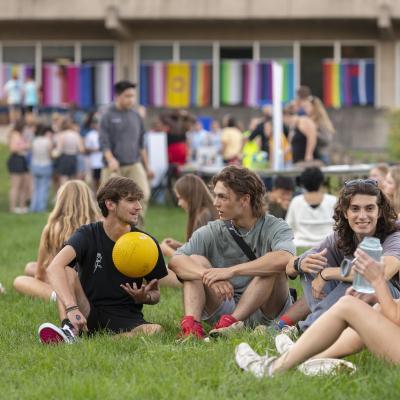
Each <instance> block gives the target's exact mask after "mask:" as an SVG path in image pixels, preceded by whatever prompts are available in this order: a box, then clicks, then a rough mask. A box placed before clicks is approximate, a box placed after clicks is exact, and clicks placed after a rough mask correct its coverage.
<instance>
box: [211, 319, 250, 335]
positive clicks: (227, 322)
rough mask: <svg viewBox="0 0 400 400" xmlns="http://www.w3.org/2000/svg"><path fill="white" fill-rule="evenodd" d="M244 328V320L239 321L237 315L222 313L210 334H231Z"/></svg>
mask: <svg viewBox="0 0 400 400" xmlns="http://www.w3.org/2000/svg"><path fill="white" fill-rule="evenodd" d="M243 328H244V323H243V321H238V320H237V319H236V318H235V317H232V315H230V314H224V315H221V318H220V319H219V321H218V322H217V323H216V324H215V325H214V328H213V329H211V331H210V332H209V335H210V336H211V337H213V338H215V337H218V336H223V335H226V334H229V333H231V332H236V331H240V330H243Z"/></svg>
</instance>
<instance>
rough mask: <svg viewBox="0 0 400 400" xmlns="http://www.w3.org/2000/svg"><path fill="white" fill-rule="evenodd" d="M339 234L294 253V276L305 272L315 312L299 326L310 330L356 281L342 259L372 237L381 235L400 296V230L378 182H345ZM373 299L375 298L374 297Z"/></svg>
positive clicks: (393, 292)
mask: <svg viewBox="0 0 400 400" xmlns="http://www.w3.org/2000/svg"><path fill="white" fill-rule="evenodd" d="M333 219H334V220H335V225H334V233H332V234H331V235H329V236H328V237H327V238H326V239H325V240H323V241H322V242H321V243H320V244H319V245H318V246H316V247H314V248H312V249H311V250H309V251H306V252H305V253H304V254H303V255H301V256H300V257H297V258H293V259H292V260H291V261H290V262H289V263H288V265H287V267H286V273H287V274H288V276H289V277H295V276H297V275H300V279H301V284H302V286H303V291H304V296H305V298H306V300H307V304H308V307H309V308H310V310H311V313H310V314H309V315H308V317H307V318H306V319H305V320H304V321H300V322H299V324H298V326H299V327H300V329H301V330H302V331H305V330H306V329H307V328H308V327H309V326H310V325H312V324H313V323H314V322H315V321H316V320H317V319H318V318H319V317H320V316H321V315H322V314H323V313H324V312H325V311H327V310H328V309H329V308H330V307H332V305H333V304H335V303H336V302H337V301H338V300H339V299H340V298H341V297H342V296H344V294H345V292H346V290H347V289H348V288H349V287H350V285H351V282H352V280H353V273H352V274H350V276H347V277H343V276H342V275H341V273H340V268H339V266H340V264H341V262H342V261H343V259H344V258H351V257H352V256H353V253H354V252H355V250H356V248H357V246H358V244H359V243H360V242H361V241H362V240H363V238H364V237H367V236H375V237H377V238H378V239H379V240H380V242H381V245H382V248H383V257H382V259H383V264H384V266H385V277H386V279H387V280H388V287H389V289H390V293H391V295H392V296H393V297H394V298H399V297H400V284H399V278H398V272H399V267H400V231H399V227H398V226H397V225H396V220H397V215H396V213H395V211H394V209H393V207H392V206H391V204H390V203H389V201H388V199H387V198H386V196H385V195H384V194H383V192H382V191H381V190H380V189H379V187H378V184H377V182H376V181H373V180H370V179H365V180H363V179H355V180H352V181H348V182H346V183H345V185H344V187H343V188H342V189H341V191H340V193H339V199H338V202H337V204H336V207H335V214H334V216H333ZM370 302H372V303H373V302H376V298H375V297H374V296H373V297H372V298H371V299H370Z"/></svg>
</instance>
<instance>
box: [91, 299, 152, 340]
mask: <svg viewBox="0 0 400 400" xmlns="http://www.w3.org/2000/svg"><path fill="white" fill-rule="evenodd" d="M143 324H148V322H146V321H145V320H144V318H143V314H142V313H139V312H137V311H132V310H131V309H130V308H128V307H126V306H122V307H120V306H94V305H93V304H90V313H89V316H88V318H87V327H88V330H89V334H93V333H95V332H98V331H102V330H107V331H111V332H112V333H121V332H129V331H131V330H132V329H134V328H136V327H138V326H140V325H143Z"/></svg>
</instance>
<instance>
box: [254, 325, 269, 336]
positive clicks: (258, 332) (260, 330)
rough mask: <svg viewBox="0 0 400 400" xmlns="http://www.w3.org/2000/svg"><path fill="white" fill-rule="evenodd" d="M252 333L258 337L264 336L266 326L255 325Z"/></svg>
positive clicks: (266, 331)
mask: <svg viewBox="0 0 400 400" xmlns="http://www.w3.org/2000/svg"><path fill="white" fill-rule="evenodd" d="M253 333H255V334H256V335H260V336H266V335H267V333H268V327H267V326H266V325H257V326H256V327H255V328H254V329H253Z"/></svg>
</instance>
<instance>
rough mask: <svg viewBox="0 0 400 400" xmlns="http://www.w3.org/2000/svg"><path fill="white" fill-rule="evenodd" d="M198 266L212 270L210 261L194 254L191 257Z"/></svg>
mask: <svg viewBox="0 0 400 400" xmlns="http://www.w3.org/2000/svg"><path fill="white" fill-rule="evenodd" d="M189 257H190V258H191V259H192V260H193V261H194V262H195V263H196V264H200V265H201V266H202V267H205V268H211V267H212V266H211V264H210V261H208V260H207V258H206V257H204V256H199V255H197V254H192V255H191V256H189Z"/></svg>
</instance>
